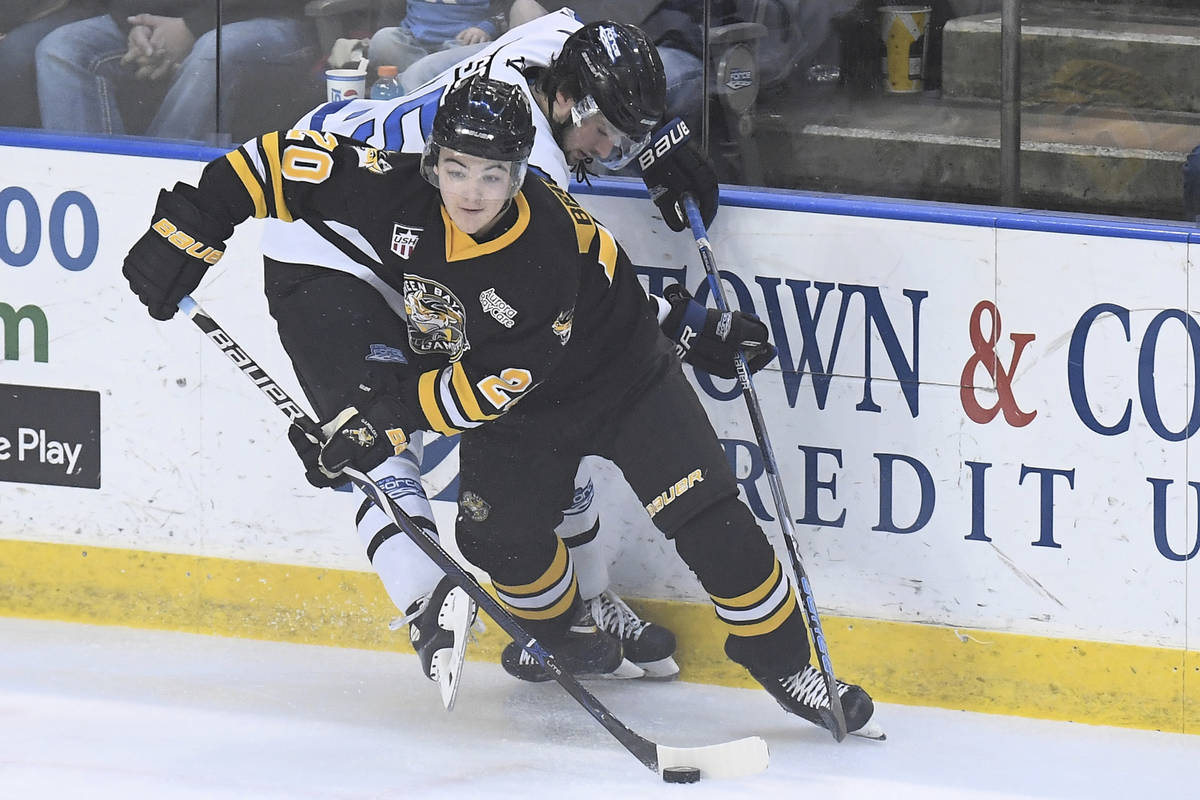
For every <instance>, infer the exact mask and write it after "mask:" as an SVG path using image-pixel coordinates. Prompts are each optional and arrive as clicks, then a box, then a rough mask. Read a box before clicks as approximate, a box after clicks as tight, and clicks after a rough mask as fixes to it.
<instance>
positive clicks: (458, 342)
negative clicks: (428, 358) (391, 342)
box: [404, 275, 471, 361]
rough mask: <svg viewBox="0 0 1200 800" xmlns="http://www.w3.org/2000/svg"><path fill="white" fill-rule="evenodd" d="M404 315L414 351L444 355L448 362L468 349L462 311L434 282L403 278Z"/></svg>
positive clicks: (452, 297) (413, 277)
mask: <svg viewBox="0 0 1200 800" xmlns="http://www.w3.org/2000/svg"><path fill="white" fill-rule="evenodd" d="M404 313H405V314H407V315H408V342H409V344H410V345H412V349H413V350H414V351H416V352H418V353H444V354H445V355H447V356H449V358H450V360H451V361H458V360H459V359H460V358H462V355H463V353H465V352H466V351H468V350H470V349H471V343H470V342H468V341H467V312H466V310H465V307H464V306H463V304H462V303H461V302H459V299H458V298H457V297H455V296H454V293H453V292H451V291H450V290H449V289H447V288H446V287H445V286H442V285H441V284H440V283H438V282H437V281H431V280H429V279H427V278H422V277H421V276H419V275H405V276H404Z"/></svg>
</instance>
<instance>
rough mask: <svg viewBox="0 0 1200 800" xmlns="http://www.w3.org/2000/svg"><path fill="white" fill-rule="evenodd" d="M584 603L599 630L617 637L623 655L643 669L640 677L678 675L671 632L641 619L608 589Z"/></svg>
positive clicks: (655, 677)
mask: <svg viewBox="0 0 1200 800" xmlns="http://www.w3.org/2000/svg"><path fill="white" fill-rule="evenodd" d="M584 605H585V606H586V607H587V609H588V611H589V612H591V615H592V619H594V620H596V624H597V625H598V626H600V629H601V630H604V631H608V632H609V633H611V634H612V635H613V636H616V637H617V638H618V639H620V640H621V648H622V650H623V651H624V653H625V657H626V658H627V659H629V660H630V661H632V662H633V663H634V664H637V665H638V666H639V667H641V668H642V670H643V671H644V672H645V673H646V674H645V675H644V676H643V677H646V678H651V679H654V680H671V679H672V678H674V677H676V676H678V675H679V665H678V664H676V663H675V658H674V656H675V634H673V633H671V631H669V630H667V629H666V628H664V627H663V626H662V625H658V624H656V623H653V622H650V621H649V620H644V619H642V618H641V617H639V616H638V615H637V614H636V613H634V611H633V609H631V608H630V607H629V606H627V605H625V601H623V600H622V599H621V598H620V597H617V595H616V593H615V592H613V591H612V590H611V589H606V590H605V591H604V592H602V593H601V594H599V595H597V596H596V597H593V598H592V599H591V600H585V601H584Z"/></svg>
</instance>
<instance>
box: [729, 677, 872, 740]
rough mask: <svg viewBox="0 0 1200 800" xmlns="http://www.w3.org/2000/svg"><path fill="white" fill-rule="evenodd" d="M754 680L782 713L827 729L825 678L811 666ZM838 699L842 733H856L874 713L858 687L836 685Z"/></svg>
mask: <svg viewBox="0 0 1200 800" xmlns="http://www.w3.org/2000/svg"><path fill="white" fill-rule="evenodd" d="M750 674H751V675H753V676H754V680H756V681H758V682H759V683H761V684H762V685H763V688H765V689H766V690H767V692H768V693H769V694H770V695H771V696H772V697H774V698H775V700H776V702H778V703H779V705H781V706H783V709H784V710H785V711H788V712H790V713H792V714H795V715H797V716H800V717H804V718H805V719H806V720H808V721H809V722H811V723H813V724H814V725H819V726H821V727H822V728H825V729H827V730H828V729H829V724H828V722H827V721H826V719H825V717H826V716H827V715H829V714H830V713H831V712H830V710H829V693H828V692H827V691H826V689H825V676H824V675H822V674H821V671H820V670H819V669H817V668H816V667H814V666H813V665H812V664H806V665H805V666H804V669H802V670H800V671H799V672H797V673H795V674H794V675H785V676H783V677H774V678H764V677H761V676H758V675H754V673H753V672H751V673H750ZM837 685H838V697H840V698H841V699H842V712H843V713H844V714H845V716H846V730H847V731H848V732H852V731H857V730H859V729H860V728H863V727H864V726H866V725H867V724H868V723H869V722H870V720H871V715H872V714H874V713H875V704H874V703H873V702H871V697H870V696H869V695H868V694H867V693H866V692H865V691H863V688H862V687H861V686H855V685H854V684H850V683H842V682H841V681H838V682H837ZM872 738H875V737H872Z"/></svg>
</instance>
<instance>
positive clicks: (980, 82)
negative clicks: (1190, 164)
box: [942, 0, 1200, 113]
mask: <svg viewBox="0 0 1200 800" xmlns="http://www.w3.org/2000/svg"><path fill="white" fill-rule="evenodd" d="M1021 26H1022V31H1021V33H1022V35H1021V90H1022V97H1023V98H1024V99H1025V100H1028V101H1033V102H1049V103H1063V104H1080V105H1103V106H1108V107H1114V108H1117V107H1120V108H1132V109H1156V110H1163V111H1182V112H1187V113H1197V112H1200V69H1197V68H1196V65H1197V63H1200V3H1192V4H1191V5H1190V7H1187V8H1168V7H1165V6H1149V5H1133V6H1131V5H1120V6H1117V5H1099V4H1096V3H1081V2H1070V0H1053V2H1026V3H1024V4H1023V6H1022V23H1021ZM942 91H943V93H944V95H945V96H946V97H947V98H952V99H967V98H975V99H991V100H996V99H999V96H1000V14H999V13H991V14H977V15H972V16H966V17H959V18H957V19H952V20H950V21H949V22H947V23H946V26H945V28H944V29H943V33H942Z"/></svg>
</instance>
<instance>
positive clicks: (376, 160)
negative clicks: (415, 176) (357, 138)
mask: <svg viewBox="0 0 1200 800" xmlns="http://www.w3.org/2000/svg"><path fill="white" fill-rule="evenodd" d="M354 152H355V153H358V166H360V167H362V168H363V169H365V170H366V171H367V172H374V173H375V174H376V175H385V174H387V173H388V172H391V171H392V165H391V163H390V162H389V161H388V160H387V158H386V155H387V153H386V152H385V151H383V150H379V149H377V148H374V147H363V146H361V145H355V146H354Z"/></svg>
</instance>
